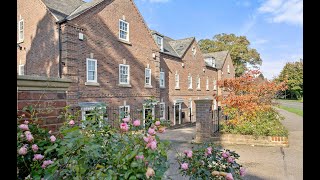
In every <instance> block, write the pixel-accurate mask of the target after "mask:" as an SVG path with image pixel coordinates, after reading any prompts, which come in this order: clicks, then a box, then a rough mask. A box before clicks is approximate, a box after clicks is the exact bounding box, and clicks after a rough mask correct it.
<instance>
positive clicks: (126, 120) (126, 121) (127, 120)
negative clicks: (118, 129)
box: [122, 117, 130, 123]
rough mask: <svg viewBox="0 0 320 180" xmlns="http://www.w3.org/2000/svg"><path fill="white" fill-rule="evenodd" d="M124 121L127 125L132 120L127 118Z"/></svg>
mask: <svg viewBox="0 0 320 180" xmlns="http://www.w3.org/2000/svg"><path fill="white" fill-rule="evenodd" d="M122 121H123V122H125V123H128V122H129V121H130V118H127V117H126V118H123V119H122Z"/></svg>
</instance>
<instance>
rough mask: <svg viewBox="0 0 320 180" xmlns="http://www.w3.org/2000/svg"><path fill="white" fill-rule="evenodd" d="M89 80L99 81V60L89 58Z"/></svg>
mask: <svg viewBox="0 0 320 180" xmlns="http://www.w3.org/2000/svg"><path fill="white" fill-rule="evenodd" d="M87 82H95V83H96V82H97V60H96V59H90V58H87Z"/></svg>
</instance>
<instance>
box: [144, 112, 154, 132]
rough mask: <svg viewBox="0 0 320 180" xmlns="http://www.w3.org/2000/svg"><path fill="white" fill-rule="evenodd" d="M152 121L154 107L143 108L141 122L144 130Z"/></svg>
mask: <svg viewBox="0 0 320 180" xmlns="http://www.w3.org/2000/svg"><path fill="white" fill-rule="evenodd" d="M152 120H154V107H150V108H149V107H144V108H143V121H144V124H143V125H144V126H145V127H146V128H149V127H150V125H151V123H152Z"/></svg>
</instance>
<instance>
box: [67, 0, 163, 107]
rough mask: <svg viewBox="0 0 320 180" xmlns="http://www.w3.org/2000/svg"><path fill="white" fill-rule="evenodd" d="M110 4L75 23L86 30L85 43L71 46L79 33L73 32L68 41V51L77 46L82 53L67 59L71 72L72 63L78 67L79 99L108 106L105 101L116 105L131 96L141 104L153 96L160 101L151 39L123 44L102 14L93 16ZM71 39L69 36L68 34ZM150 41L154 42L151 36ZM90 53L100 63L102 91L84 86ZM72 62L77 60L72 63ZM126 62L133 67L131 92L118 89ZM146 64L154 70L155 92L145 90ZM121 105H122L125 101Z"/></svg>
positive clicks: (126, 89)
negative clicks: (87, 18) (103, 103)
mask: <svg viewBox="0 0 320 180" xmlns="http://www.w3.org/2000/svg"><path fill="white" fill-rule="evenodd" d="M109 3H111V2H105V4H104V5H101V6H97V7H95V8H93V9H94V10H93V11H92V12H90V13H92V14H90V15H89V14H86V15H84V16H79V17H77V18H79V19H74V22H72V23H78V25H79V26H81V27H83V28H84V29H85V32H84V34H85V36H86V39H85V41H83V42H79V43H76V44H71V43H72V42H71V41H75V42H77V41H78V39H77V38H78V36H77V32H75V31H74V32H73V33H75V34H73V35H72V37H68V38H67V41H69V42H70V45H67V46H68V48H70V47H69V46H76V48H77V49H78V50H79V51H81V52H77V51H70V53H68V55H67V58H68V61H69V62H68V63H69V65H68V68H69V66H72V63H78V66H79V67H78V68H75V69H74V71H76V73H74V77H73V79H74V80H75V81H76V82H79V83H77V85H76V86H78V94H79V95H78V97H77V98H78V99H81V101H83V100H85V101H104V102H106V100H108V101H116V100H115V98H118V99H119V98H126V97H128V96H132V97H133V98H135V99H134V100H138V101H141V99H145V98H147V97H150V96H152V95H153V96H156V97H159V92H158V93H157V88H159V82H158V81H156V78H155V72H154V71H155V69H156V63H155V60H154V59H152V50H151V47H150V42H148V38H144V39H138V38H135V39H134V41H133V42H131V43H132V45H128V44H125V43H121V42H119V40H118V37H117V36H116V35H115V34H114V33H113V31H112V30H111V29H110V28H109V27H108V26H107V24H105V22H104V20H103V17H101V16H100V14H94V13H97V12H100V11H101V10H102V9H104V8H106V6H107V5H109ZM86 16H87V17H88V16H90V21H87V20H85V19H84V18H86ZM82 18H83V19H82ZM131 27H133V26H131ZM67 28H72V27H67ZM67 31H68V30H67ZM134 31H136V32H137V31H139V30H134V29H132V30H131V31H130V33H131V34H133V33H134ZM67 33H68V32H67ZM68 35H70V34H69V33H68ZM132 36H133V35H132ZM132 36H131V37H130V39H131V38H132ZM131 40H132V39H131ZM150 40H152V41H153V39H152V37H151V35H150ZM71 48H72V47H71ZM90 53H93V58H94V59H97V64H98V70H97V71H98V83H100V86H99V87H92V86H84V84H85V82H86V65H85V64H86V58H88V57H89V55H90ZM70 59H75V60H74V61H71V60H70ZM123 59H126V64H128V65H130V84H131V86H132V87H131V88H124V87H119V86H118V84H119V64H123ZM78 61H80V62H81V63H79V62H78ZM147 64H150V68H151V69H152V77H151V82H152V86H153V88H151V89H147V88H145V87H144V81H145V68H146V65H147ZM74 65H75V64H74ZM75 67H77V66H75ZM69 70H71V69H68V71H69ZM157 71H158V70H157ZM69 73H70V72H68V74H69ZM157 74H158V72H157ZM74 85H75V84H74ZM109 95H112V97H114V98H110V97H111V96H109ZM118 99H117V100H118ZM124 100H125V99H124ZM118 102H119V101H118ZM108 103H114V102H108ZM121 103H123V100H122V102H121ZM137 103H138V102H137Z"/></svg>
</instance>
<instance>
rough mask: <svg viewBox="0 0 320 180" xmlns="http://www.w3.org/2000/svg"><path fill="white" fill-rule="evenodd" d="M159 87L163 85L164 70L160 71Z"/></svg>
mask: <svg viewBox="0 0 320 180" xmlns="http://www.w3.org/2000/svg"><path fill="white" fill-rule="evenodd" d="M160 87H161V88H163V87H165V80H164V72H160Z"/></svg>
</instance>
